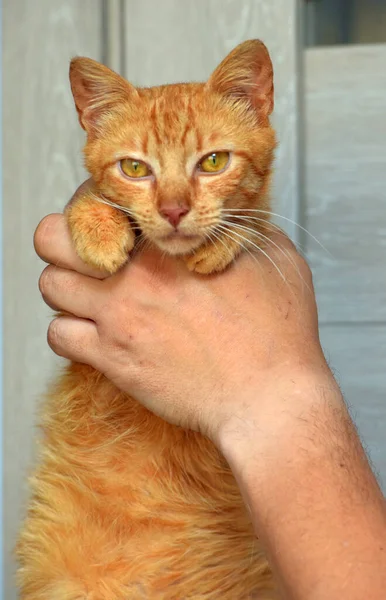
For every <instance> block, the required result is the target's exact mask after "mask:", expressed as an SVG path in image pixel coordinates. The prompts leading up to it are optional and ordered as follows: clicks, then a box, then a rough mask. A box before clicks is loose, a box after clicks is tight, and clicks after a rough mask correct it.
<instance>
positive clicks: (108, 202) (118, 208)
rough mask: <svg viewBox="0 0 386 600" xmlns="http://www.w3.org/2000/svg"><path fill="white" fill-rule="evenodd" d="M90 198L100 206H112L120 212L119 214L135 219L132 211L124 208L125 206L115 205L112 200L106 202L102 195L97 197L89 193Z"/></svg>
mask: <svg viewBox="0 0 386 600" xmlns="http://www.w3.org/2000/svg"><path fill="white" fill-rule="evenodd" d="M91 196H92V198H93V199H94V200H96V201H97V202H100V203H101V204H107V206H112V207H113V208H116V209H117V210H120V211H121V212H124V213H126V214H127V215H130V216H131V217H133V218H135V215H134V213H133V211H132V210H130V209H129V208H126V207H125V206H121V205H120V204H116V203H115V202H113V201H112V200H108V199H107V198H105V196H103V194H100V195H97V194H95V193H94V192H91Z"/></svg>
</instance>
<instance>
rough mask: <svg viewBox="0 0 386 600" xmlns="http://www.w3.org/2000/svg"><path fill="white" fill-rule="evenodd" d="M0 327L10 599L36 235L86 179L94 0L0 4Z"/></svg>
mask: <svg viewBox="0 0 386 600" xmlns="http://www.w3.org/2000/svg"><path fill="white" fill-rule="evenodd" d="M3 7H4V15H3V28H4V31H3V40H4V114H3V119H4V121H3V122H4V157H5V159H4V191H3V198H4V201H3V204H4V206H3V227H4V237H3V239H4V289H5V298H4V326H5V339H4V347H5V353H4V354H5V364H4V376H5V382H4V383H5V395H4V427H5V431H4V434H5V446H4V455H5V498H4V510H5V515H4V529H5V531H4V534H5V547H4V554H5V565H4V571H5V589H4V591H3V597H4V598H6V599H7V600H13V599H14V598H16V591H15V587H14V582H13V577H14V575H13V561H12V558H11V552H12V548H13V546H14V540H15V534H16V531H17V529H18V526H19V522H20V518H21V516H22V514H23V511H24V504H25V497H26V485H25V480H26V474H27V470H28V468H29V466H30V465H31V463H32V454H33V448H34V444H33V438H34V435H35V433H34V431H33V424H34V422H35V413H36V408H37V402H38V399H39V397H40V396H41V393H42V391H43V390H44V388H45V385H46V381H47V378H48V375H49V373H51V372H52V366H53V364H54V358H53V354H52V352H51V351H50V349H49V348H48V346H47V344H46V330H47V326H48V323H49V315H50V311H49V310H48V309H47V308H46V307H45V306H44V304H43V302H42V300H41V298H40V294H39V293H38V288H37V281H38V276H39V274H40V271H41V270H42V267H43V264H42V263H41V262H40V261H39V260H38V259H37V257H36V256H35V253H34V250H33V244H32V237H33V232H34V229H35V227H36V225H37V224H38V222H39V220H40V219H41V218H42V217H43V216H44V215H46V214H47V213H49V212H55V211H57V212H59V211H62V209H63V207H64V205H65V203H66V202H67V200H68V199H69V197H70V196H71V194H72V193H73V191H74V190H75V188H76V187H77V185H78V184H79V183H81V181H82V180H83V179H84V178H85V173H84V171H83V168H82V158H81V153H80V151H81V147H82V142H83V135H82V132H81V129H80V127H79V125H78V122H77V117H76V112H75V109H74V106H73V102H72V97H71V94H70V88H69V82H68V65H69V60H70V58H71V57H72V56H74V55H76V54H86V55H88V56H91V57H93V58H96V59H100V58H101V54H102V53H101V39H102V35H101V31H102V24H101V3H100V2H99V0H82V1H81V2H79V1H78V0H39V1H38V2H29V1H28V0H5V1H4V2H3Z"/></svg>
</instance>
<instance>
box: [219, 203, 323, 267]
mask: <svg viewBox="0 0 386 600" xmlns="http://www.w3.org/2000/svg"><path fill="white" fill-rule="evenodd" d="M226 210H227V211H228V212H232V213H234V212H237V211H238V212H241V213H243V212H255V213H256V212H258V213H263V214H266V215H271V216H272V217H278V218H279V219H284V221H288V223H292V225H295V227H299V229H301V231H304V233H306V234H307V235H309V236H310V237H311V238H312V239H313V240H314V241H315V242H316V243H317V244H318V245H319V246H320V247H321V248H322V250H324V252H326V253H327V254H328V255H329V256H331V258H333V256H332V254H331V252H330V251H329V250H327V248H326V247H325V246H323V244H322V243H321V242H320V241H319V240H318V239H317V238H316V237H315V236H314V235H312V233H311V232H310V231H308V229H306V228H305V227H303V226H302V225H299V223H297V222H296V221H293V220H292V219H290V218H289V217H284V216H283V215H279V214H278V213H274V212H272V211H270V210H263V209H261V208H227V209H226ZM229 216H232V215H229ZM241 216H242V215H241ZM251 218H253V217H251Z"/></svg>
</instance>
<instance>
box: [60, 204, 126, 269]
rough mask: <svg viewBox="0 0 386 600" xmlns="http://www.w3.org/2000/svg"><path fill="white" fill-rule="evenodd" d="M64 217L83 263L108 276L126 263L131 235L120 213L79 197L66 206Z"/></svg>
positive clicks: (110, 207)
mask: <svg viewBox="0 0 386 600" xmlns="http://www.w3.org/2000/svg"><path fill="white" fill-rule="evenodd" d="M66 216H67V222H68V225H69V228H70V232H71V237H72V241H73V244H74V246H75V250H76V252H77V254H78V256H79V257H80V258H81V259H82V260H83V262H85V263H86V264H88V265H90V266H91V267H95V268H96V269H102V270H104V271H107V272H108V273H111V274H112V273H115V272H116V271H118V269H120V268H121V267H122V266H123V265H124V264H125V263H126V262H127V259H128V255H129V252H130V251H131V250H132V249H133V247H134V241H135V234H134V232H133V230H132V229H131V226H130V222H129V220H128V218H127V217H126V215H125V214H124V213H122V212H120V211H119V210H117V209H116V208H113V207H112V206H108V205H106V204H102V203H98V201H97V200H95V199H94V198H92V197H91V198H88V197H86V196H84V195H83V196H81V197H80V198H79V199H78V200H76V201H75V202H74V203H73V204H72V205H69V206H68V208H67V209H66Z"/></svg>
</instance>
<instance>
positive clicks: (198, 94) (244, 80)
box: [70, 40, 275, 255]
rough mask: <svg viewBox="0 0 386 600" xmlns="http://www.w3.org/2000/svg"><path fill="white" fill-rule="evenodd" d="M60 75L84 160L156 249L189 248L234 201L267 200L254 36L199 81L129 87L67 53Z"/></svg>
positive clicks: (263, 57) (269, 135) (224, 219)
mask: <svg viewBox="0 0 386 600" xmlns="http://www.w3.org/2000/svg"><path fill="white" fill-rule="evenodd" d="M70 80H71V87H72V92H73V95H74V99H75V104H76V108H77V111H78V114H79V120H80V123H81V125H82V127H83V128H84V129H85V130H86V132H87V134H88V135H87V142H86V145H85V149H84V153H85V158H86V166H87V169H88V170H89V172H90V173H91V175H92V176H93V178H94V180H95V181H96V183H97V186H98V188H99V190H100V191H101V192H102V194H104V196H105V197H106V198H107V199H109V200H111V201H114V202H115V203H118V204H120V205H121V206H122V207H126V208H127V209H129V211H130V214H131V216H132V217H133V220H134V221H135V222H136V224H137V225H138V226H139V228H140V230H141V232H142V233H143V235H144V236H145V237H146V238H147V239H148V240H150V241H152V242H153V243H155V244H156V245H157V246H158V247H159V248H160V249H162V250H164V251H166V252H168V253H169V254H175V255H177V254H186V253H190V252H192V251H193V250H195V249H196V248H198V247H199V246H201V245H202V244H203V243H204V242H205V241H206V240H208V239H212V241H213V240H216V239H218V238H223V237H224V233H225V232H224V229H223V228H224V227H225V228H228V227H229V223H230V222H233V223H235V222H237V220H236V219H235V217H236V215H239V216H240V215H242V214H243V210H245V209H249V211H250V209H252V208H253V209H254V208H258V209H261V210H262V211H264V210H267V208H269V198H268V192H269V179H270V173H271V166H272V161H273V153H274V148H275V135H274V131H273V129H272V128H271V127H270V123H269V116H270V114H271V112H272V109H273V73H272V64H271V60H270V58H269V54H268V52H267V49H266V47H265V46H264V44H263V43H262V42H260V41H258V40H251V41H247V42H244V43H242V44H240V45H239V46H238V47H237V48H235V49H234V50H233V51H232V52H231V53H230V54H229V55H228V56H227V57H226V58H225V59H224V60H223V61H222V63H221V64H220V65H219V67H217V69H216V70H215V71H214V73H213V74H212V76H211V77H210V78H209V80H208V81H207V82H206V83H181V84H172V85H164V86H159V87H153V88H136V87H134V86H133V85H131V84H130V83H128V82H127V81H126V80H125V79H123V78H122V77H120V76H119V75H117V74H116V73H114V72H113V71H111V70H110V69H108V68H107V67H105V66H103V65H101V64H99V63H97V62H96V61H94V60H91V59H88V58H75V59H73V60H72V62H71V67H70ZM245 214H246V215H248V214H251V212H246V213H245ZM257 214H258V216H259V218H262V219H264V218H265V213H264V212H261V213H257ZM238 222H239V223H241V224H243V221H238ZM257 222H258V221H255V223H257ZM244 225H245V222H244ZM256 228H257V229H258V227H256ZM235 231H237V230H235ZM240 233H241V234H242V230H241V229H240ZM232 235H233V236H234V235H235V234H232ZM233 239H237V238H235V237H234V238H233ZM240 241H241V237H240ZM219 243H220V241H219Z"/></svg>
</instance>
